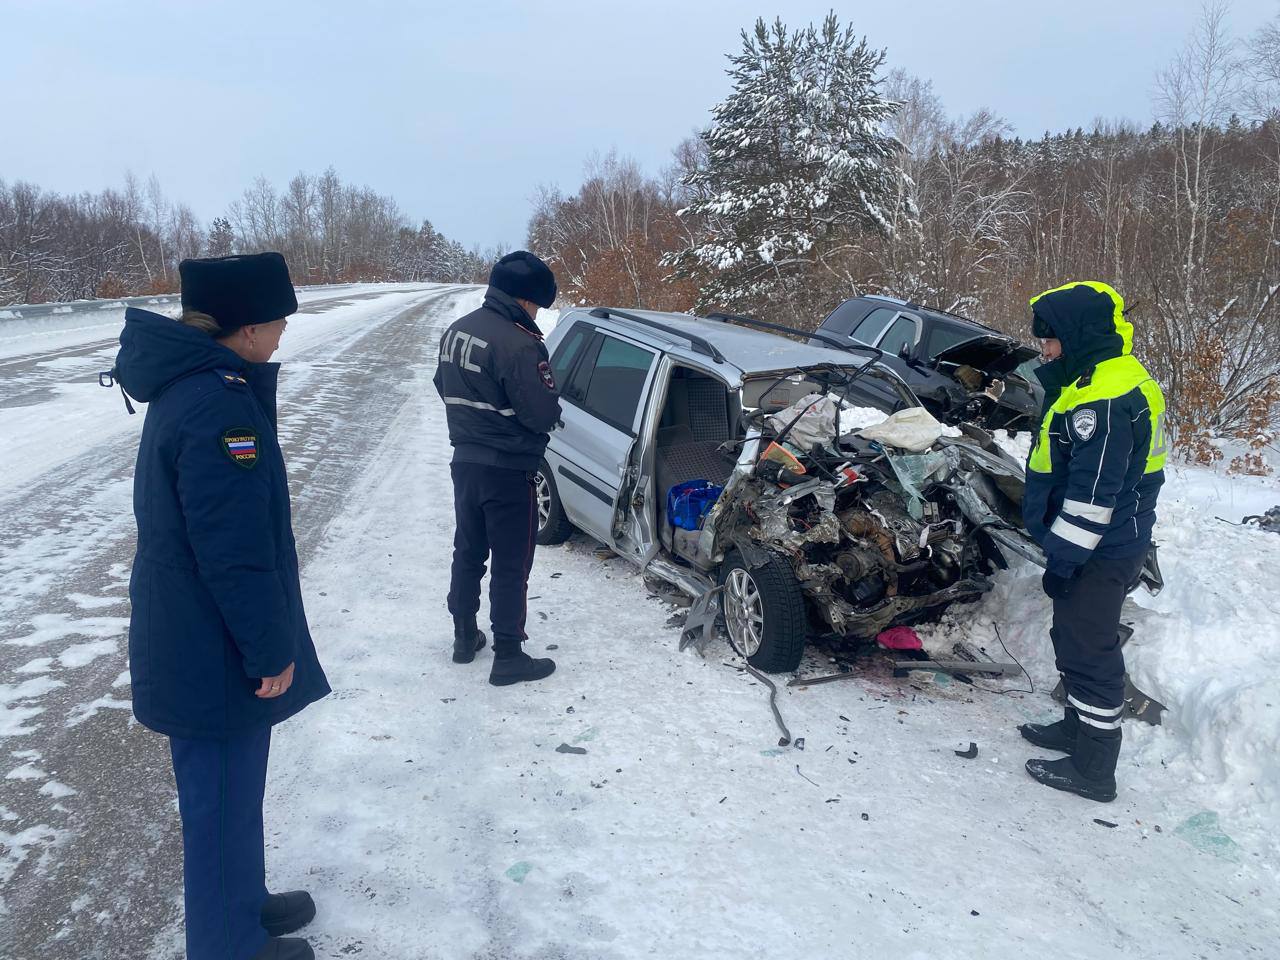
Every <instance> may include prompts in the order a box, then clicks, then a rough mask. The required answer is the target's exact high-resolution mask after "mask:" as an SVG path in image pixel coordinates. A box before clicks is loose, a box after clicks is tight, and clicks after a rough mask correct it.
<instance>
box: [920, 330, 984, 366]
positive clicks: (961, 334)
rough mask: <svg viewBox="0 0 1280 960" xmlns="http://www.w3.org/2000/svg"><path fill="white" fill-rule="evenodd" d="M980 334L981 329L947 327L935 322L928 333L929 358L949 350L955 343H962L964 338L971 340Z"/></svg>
mask: <svg viewBox="0 0 1280 960" xmlns="http://www.w3.org/2000/svg"><path fill="white" fill-rule="evenodd" d="M979 336H982V331H980V330H971V329H968V328H965V327H949V326H943V325H942V324H941V323H935V324H934V325H933V330H932V331H931V332H930V333H929V348H928V353H929V359H930V360H932V359H933V358H934V357H936V356H937V355H938V354H940V353H942V352H943V351H944V350H950V349H951V348H952V347H954V346H956V345H957V344H960V343H964V342H965V341H966V340H972V339H974V338H975V337H979Z"/></svg>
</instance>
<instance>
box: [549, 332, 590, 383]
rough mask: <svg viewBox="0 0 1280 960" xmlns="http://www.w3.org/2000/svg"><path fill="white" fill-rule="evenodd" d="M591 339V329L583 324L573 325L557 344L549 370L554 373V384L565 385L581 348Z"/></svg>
mask: <svg viewBox="0 0 1280 960" xmlns="http://www.w3.org/2000/svg"><path fill="white" fill-rule="evenodd" d="M590 337H591V328H590V327H588V326H587V325H586V324H585V323H575V324H574V325H573V329H572V330H570V331H569V332H568V333H567V334H566V335H565V337H564V339H563V340H561V341H560V342H559V343H558V344H556V352H555V353H554V354H552V356H551V369H552V371H553V372H554V373H555V378H556V383H560V384H566V383H567V381H568V379H569V371H570V370H572V369H573V363H574V361H575V360H577V359H578V356H579V354H581V353H582V348H583V346H584V345H585V344H586V342H587V340H588V339H590Z"/></svg>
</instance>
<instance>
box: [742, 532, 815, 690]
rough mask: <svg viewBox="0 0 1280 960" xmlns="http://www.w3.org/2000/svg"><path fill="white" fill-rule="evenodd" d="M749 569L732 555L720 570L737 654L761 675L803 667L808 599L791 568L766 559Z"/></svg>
mask: <svg viewBox="0 0 1280 960" xmlns="http://www.w3.org/2000/svg"><path fill="white" fill-rule="evenodd" d="M766 557H767V559H766V560H765V562H764V563H763V564H761V565H760V566H758V567H755V568H750V567H748V566H747V562H746V560H745V559H744V558H743V556H742V554H740V553H738V552H737V551H736V550H735V551H734V552H733V553H731V554H730V555H729V556H728V557H727V558H726V559H725V562H724V566H723V567H721V569H720V582H721V583H722V584H723V585H724V595H723V608H724V622H725V628H726V629H727V630H728V632H729V642H730V643H731V644H732V645H733V648H734V649H735V650H736V651H737V652H738V653H739V654H740V655H741V656H742V657H744V658H745V659H746V661H747V663H749V664H751V665H752V666H753V667H755V668H756V669H757V670H763V671H764V672H765V673H787V672H789V671H791V670H795V669H796V667H798V666H800V656H801V654H803V653H804V642H805V636H806V633H807V631H806V627H805V607H804V594H803V593H802V592H801V590H800V583H799V581H798V580H796V575H795V573H794V571H792V569H791V565H790V564H789V563H787V561H786V560H784V559H783V558H782V557H780V556H778V555H777V554H773V553H768V554H766Z"/></svg>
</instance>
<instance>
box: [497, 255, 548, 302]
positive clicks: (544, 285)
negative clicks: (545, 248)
mask: <svg viewBox="0 0 1280 960" xmlns="http://www.w3.org/2000/svg"><path fill="white" fill-rule="evenodd" d="M489 286H491V287H495V288H496V289H498V290H501V291H502V292H503V293H505V294H506V295H507V296H509V297H515V298H516V299H517V300H529V301H531V302H533V303H536V304H537V305H538V306H540V307H542V308H544V309H545V308H547V307H550V306H551V304H553V303H555V302H556V277H555V274H553V273H552V272H551V268H550V267H548V266H547V265H546V264H545V263H543V262H542V260H541V259H540V258H538V257H536V256H534V255H533V254H532V253H530V252H529V251H528V250H517V251H516V252H515V253H508V254H507V255H506V256H505V257H503V258H502V259H501V260H499V261H498V262H497V263H495V264H494V265H493V270H492V271H490V273H489Z"/></svg>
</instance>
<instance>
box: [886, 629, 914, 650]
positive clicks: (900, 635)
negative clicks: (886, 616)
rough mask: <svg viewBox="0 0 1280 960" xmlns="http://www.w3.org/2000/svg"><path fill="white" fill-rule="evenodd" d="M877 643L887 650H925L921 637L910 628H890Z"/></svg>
mask: <svg viewBox="0 0 1280 960" xmlns="http://www.w3.org/2000/svg"><path fill="white" fill-rule="evenodd" d="M876 643H878V644H880V646H882V647H884V648H885V649H886V650H923V649H924V644H923V643H921V642H920V637H919V635H918V634H917V633H916V632H915V631H914V630H912V629H911V628H910V627H890V628H889V629H888V630H886V631H884V632H883V633H882V634H880V636H878V637H876Z"/></svg>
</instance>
